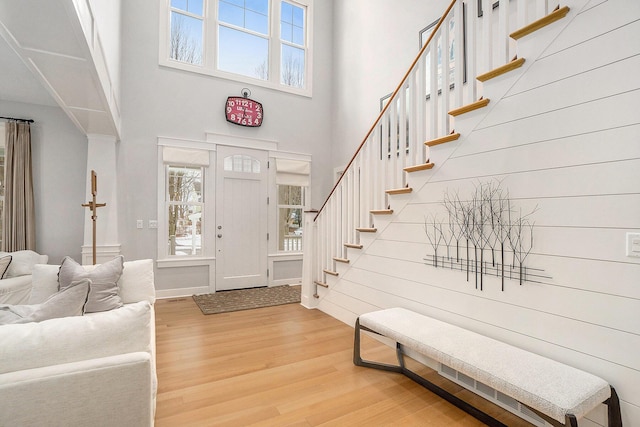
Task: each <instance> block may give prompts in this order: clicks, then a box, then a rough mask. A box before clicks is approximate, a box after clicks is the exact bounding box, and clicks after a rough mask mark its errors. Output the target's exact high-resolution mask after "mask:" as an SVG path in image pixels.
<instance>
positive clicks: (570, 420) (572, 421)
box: [564, 414, 578, 427]
mask: <svg viewBox="0 0 640 427" xmlns="http://www.w3.org/2000/svg"><path fill="white" fill-rule="evenodd" d="M564 419H565V422H564V425H565V426H571V427H578V420H577V419H576V416H575V415H573V414H569V415H566V416H565V417H564Z"/></svg>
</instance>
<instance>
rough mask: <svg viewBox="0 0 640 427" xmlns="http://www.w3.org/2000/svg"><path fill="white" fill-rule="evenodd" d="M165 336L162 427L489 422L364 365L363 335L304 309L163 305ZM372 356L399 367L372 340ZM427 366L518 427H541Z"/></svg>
mask: <svg viewBox="0 0 640 427" xmlns="http://www.w3.org/2000/svg"><path fill="white" fill-rule="evenodd" d="M156 336H157V371H158V397H157V409H156V426H158V427H166V426H176V427H177V426H180V427H186V426H233V427H238V426H447V427H456V426H465V427H466V426H482V425H484V424H482V423H480V422H479V421H477V420H476V419H475V418H473V417H471V416H470V415H468V414H466V413H465V412H463V411H461V410H459V409H458V408H456V407H454V406H452V405H451V404H449V403H448V402H446V401H444V400H442V399H440V398H439V397H437V396H435V395H434V394H432V393H431V392H429V391H428V390H426V389H424V388H423V387H422V386H420V385H418V384H416V383H414V382H413V381H411V380H410V379H408V378H406V377H404V376H403V375H400V374H395V373H391V372H383V371H378V370H374V369H368V368H362V367H356V366H354V365H353V362H352V352H353V328H352V327H350V326H349V325H346V324H344V323H342V322H340V321H338V320H336V319H334V318H332V317H330V316H328V315H326V314H324V313H322V312H321V311H318V310H308V309H305V308H304V307H302V306H300V305H299V304H288V305H283V306H278V307H269V308H261V309H256V310H247V311H238V312H234V313H226V314H214V315H209V316H205V315H203V314H202V313H201V312H200V310H199V309H198V307H197V306H196V305H195V303H194V302H193V300H192V299H191V298H180V299H173V300H159V301H157V303H156ZM363 349H364V352H363V357H365V358H370V359H375V360H382V361H387V362H393V361H394V353H393V351H392V350H391V349H390V348H389V347H387V346H385V345H383V344H381V343H379V342H378V341H376V340H374V339H372V338H369V337H363ZM412 367H413V365H412ZM414 369H415V368H414ZM418 369H420V373H421V374H423V375H427V376H429V378H430V379H432V380H433V381H435V382H438V383H439V384H440V385H441V386H443V387H446V388H447V389H448V390H449V391H452V390H453V391H455V392H457V393H458V396H460V397H462V398H463V399H465V400H467V401H469V402H471V403H472V404H474V405H477V406H479V407H481V408H482V409H483V410H484V411H486V412H488V413H489V414H491V415H493V416H495V417H497V418H498V419H500V420H501V421H502V422H504V423H505V424H507V425H509V426H518V427H519V426H530V425H531V424H528V423H526V422H524V421H522V420H520V419H519V418H517V417H515V416H514V415H512V414H510V413H509V412H507V411H504V410H503V409H501V408H499V407H497V406H495V405H492V404H490V403H488V402H486V401H485V400H484V399H481V398H479V397H476V396H475V395H473V394H472V393H470V392H468V391H466V390H464V389H462V388H461V387H459V386H457V385H456V384H453V383H452V382H450V381H447V380H446V379H444V378H442V377H440V376H439V375H437V374H436V373H434V372H433V371H431V370H430V369H428V368H418Z"/></svg>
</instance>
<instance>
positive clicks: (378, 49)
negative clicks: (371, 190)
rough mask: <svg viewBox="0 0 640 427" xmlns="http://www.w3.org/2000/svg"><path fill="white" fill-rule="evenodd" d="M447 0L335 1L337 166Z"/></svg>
mask: <svg viewBox="0 0 640 427" xmlns="http://www.w3.org/2000/svg"><path fill="white" fill-rule="evenodd" d="M448 5H449V1H448V0H437V1H421V0H395V1H387V0H348V1H336V2H335V5H334V15H333V20H334V33H335V43H334V88H333V89H334V103H333V116H332V128H333V140H334V141H335V145H334V150H333V164H334V166H343V165H345V164H346V163H347V162H348V161H349V160H350V159H351V156H353V154H354V151H355V150H356V148H357V147H358V145H359V144H360V143H361V142H362V140H363V139H364V137H365V135H366V133H367V132H368V131H369V129H370V128H371V126H372V125H373V122H374V121H375V119H376V117H377V115H378V113H380V108H379V104H380V98H382V97H384V96H386V95H388V94H390V93H391V92H393V91H394V90H395V89H396V87H397V85H398V84H399V83H400V79H401V78H402V77H403V76H404V74H405V73H406V72H407V70H408V69H409V65H410V64H411V62H412V61H413V59H414V58H415V56H416V55H417V54H418V51H419V38H418V34H419V32H420V30H422V29H423V28H425V27H426V26H427V25H429V24H431V23H432V22H433V21H435V20H436V19H438V18H440V16H441V15H442V13H443V12H444V11H445V9H446V7H447V6H448Z"/></svg>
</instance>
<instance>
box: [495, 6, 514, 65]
mask: <svg viewBox="0 0 640 427" xmlns="http://www.w3.org/2000/svg"><path fill="white" fill-rule="evenodd" d="M509 4H510V2H508V1H506V2H503V4H501V5H500V7H499V8H498V40H497V43H496V45H497V47H498V58H499V61H500V62H499V64H498V66H500V65H504V64H506V63H508V62H509V61H510V60H511V59H510V58H511V57H510V55H509V40H510V39H509V32H510V31H509V15H510V13H509Z"/></svg>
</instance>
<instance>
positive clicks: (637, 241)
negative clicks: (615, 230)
mask: <svg viewBox="0 0 640 427" xmlns="http://www.w3.org/2000/svg"><path fill="white" fill-rule="evenodd" d="M627 256H630V257H636V258H640V233H627Z"/></svg>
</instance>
